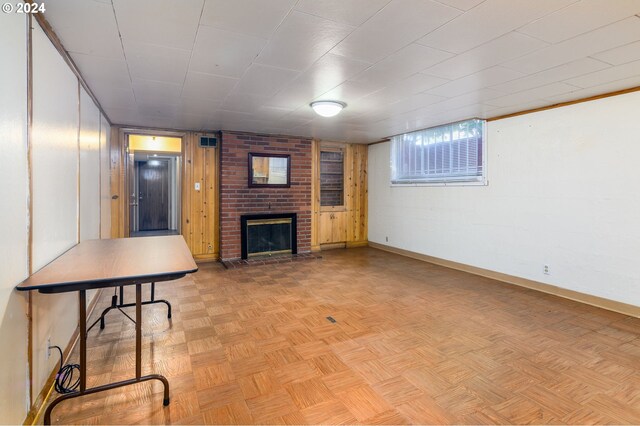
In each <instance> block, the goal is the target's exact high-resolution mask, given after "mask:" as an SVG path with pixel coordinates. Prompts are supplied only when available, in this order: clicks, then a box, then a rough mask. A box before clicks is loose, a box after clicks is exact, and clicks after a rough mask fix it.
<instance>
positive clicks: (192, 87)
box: [182, 72, 238, 101]
mask: <svg viewBox="0 0 640 426" xmlns="http://www.w3.org/2000/svg"><path fill="white" fill-rule="evenodd" d="M237 82H238V79H237V78H230V77H221V76H219V75H211V74H202V73H198V72H189V73H187V78H186V80H185V82H184V88H183V90H182V97H185V98H205V99H211V100H220V101H221V100H224V98H225V97H226V96H227V95H228V94H229V92H230V91H231V89H233V87H234V86H235V85H236V83H237Z"/></svg>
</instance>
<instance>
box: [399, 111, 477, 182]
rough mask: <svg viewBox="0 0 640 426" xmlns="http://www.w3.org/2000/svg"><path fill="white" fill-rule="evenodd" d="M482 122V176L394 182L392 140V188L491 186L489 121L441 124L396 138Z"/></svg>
mask: <svg viewBox="0 0 640 426" xmlns="http://www.w3.org/2000/svg"><path fill="white" fill-rule="evenodd" d="M474 120H477V121H480V122H482V136H481V137H482V144H481V155H482V175H479V176H474V177H471V176H468V177H461V178H459V179H457V178H449V179H447V178H444V177H441V178H440V179H438V178H433V179H425V180H417V179H415V180H411V181H409V180H407V181H406V182H400V181H394V180H393V169H394V167H395V164H394V159H395V158H394V153H393V149H394V142H393V139H392V138H390V147H389V150H390V158H389V168H390V176H389V178H390V179H389V180H390V186H391V187H411V186H487V185H488V184H489V180H488V178H487V176H488V174H487V170H488V167H487V164H488V158H487V153H488V146H487V145H488V144H487V130H488V129H487V120H484V119H481V118H469V119H467V120H459V121H454V122H451V123H445V124H441V125H438V126H433V127H428V128H425V129H421V130H414V131H412V132H407V133H402V134H399V135H396V136H404V135H407V134H411V133H416V132H422V131H425V130H430V129H437V128H438V127H444V126H451V125H453V124H458V123H464V122H467V121H474Z"/></svg>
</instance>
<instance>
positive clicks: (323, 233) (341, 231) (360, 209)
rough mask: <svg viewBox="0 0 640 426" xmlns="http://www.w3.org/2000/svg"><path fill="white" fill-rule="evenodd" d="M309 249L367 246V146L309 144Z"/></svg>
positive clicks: (336, 143) (325, 143) (320, 142)
mask: <svg viewBox="0 0 640 426" xmlns="http://www.w3.org/2000/svg"><path fill="white" fill-rule="evenodd" d="M312 193H313V220H312V234H311V246H312V250H316V251H317V250H321V249H327V248H335V247H345V246H347V247H352V246H361V245H366V244H367V232H366V229H367V228H366V227H367V221H366V214H367V146H366V145H358V144H346V143H338V142H325V141H314V143H313V187H312Z"/></svg>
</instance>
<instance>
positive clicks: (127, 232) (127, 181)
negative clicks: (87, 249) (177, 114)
mask: <svg viewBox="0 0 640 426" xmlns="http://www.w3.org/2000/svg"><path fill="white" fill-rule="evenodd" d="M119 133H120V135H119V136H120V140H121V141H122V148H123V167H122V171H123V173H122V175H123V178H124V179H123V186H124V193H123V194H124V195H123V196H122V197H120V205H121V208H122V210H121V211H122V213H123V219H124V220H123V222H124V223H123V231H124V237H125V238H128V237H130V236H131V226H130V225H131V222H130V220H131V217H130V216H131V208H130V201H129V200H130V194H129V191H130V188H131V183H132V179H135V177H134V176H131V170H132V169H134V167H133V166H134V164H131V161H132V160H131V159H130V158H129V135H145V136H171V137H178V138H180V187H179V190H178V193H179V194H180V200H178V233H179V234H180V235H182V200H183V197H184V182H185V165H186V164H185V138H186V136H187V132H178V131H170V130H152V129H138V128H135V127H122V128H120V129H119Z"/></svg>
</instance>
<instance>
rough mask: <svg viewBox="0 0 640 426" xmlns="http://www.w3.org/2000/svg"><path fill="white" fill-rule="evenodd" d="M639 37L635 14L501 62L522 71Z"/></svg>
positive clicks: (588, 53)
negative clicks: (506, 61)
mask: <svg viewBox="0 0 640 426" xmlns="http://www.w3.org/2000/svg"><path fill="white" fill-rule="evenodd" d="M638 39H640V19H639V18H638V17H635V16H634V17H632V18H627V19H624V20H622V21H619V22H617V23H615V24H611V25H607V26H606V27H602V28H598V29H597V30H593V31H591V32H588V33H586V34H582V35H579V36H577V37H574V38H571V39H569V40H566V41H563V42H560V43H558V44H554V45H551V46H548V47H546V48H544V49H541V50H539V51H537V52H533V53H531V54H528V55H525V56H523V57H521V58H518V59H515V60H513V61H510V62H508V63H505V64H503V65H504V66H506V67H508V68H513V69H515V70H517V71H521V72H524V73H534V72H538V71H542V70H545V69H548V68H552V67H555V66H558V65H561V64H565V63H567V62H571V61H575V60H577V59H581V58H584V57H586V56H590V55H592V54H594V53H598V52H602V51H604V50H607V49H613V48H615V47H618V46H622V45H625V44H628V43H632V42H635V41H638Z"/></svg>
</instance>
